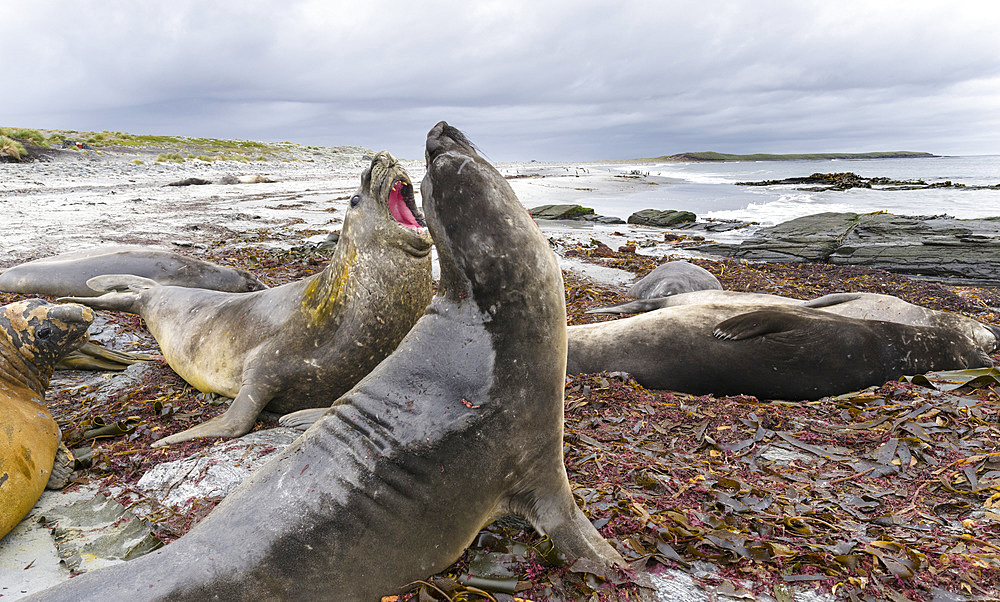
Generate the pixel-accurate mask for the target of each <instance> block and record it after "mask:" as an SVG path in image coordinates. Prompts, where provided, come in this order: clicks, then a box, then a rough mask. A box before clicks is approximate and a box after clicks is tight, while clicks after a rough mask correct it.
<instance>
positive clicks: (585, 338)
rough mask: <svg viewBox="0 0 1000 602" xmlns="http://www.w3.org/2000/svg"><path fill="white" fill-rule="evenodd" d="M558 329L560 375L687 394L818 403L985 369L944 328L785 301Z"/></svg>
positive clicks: (687, 308) (688, 308)
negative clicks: (615, 378)
mask: <svg viewBox="0 0 1000 602" xmlns="http://www.w3.org/2000/svg"><path fill="white" fill-rule="evenodd" d="M567 334H568V337H569V352H568V359H567V366H566V369H567V372H568V373H569V374H577V373H590V372H603V371H624V372H629V373H631V374H632V376H634V377H635V379H636V380H637V381H638V382H639V383H640V384H642V385H643V386H645V387H649V388H652V389H671V390H675V391H683V392H685V393H692V394H695V395H702V394H706V393H710V394H712V395H720V396H721V395H740V394H745V395H753V396H755V397H758V398H761V399H790V400H799V399H818V398H820V397H825V396H827V395H838V394H840V393H846V392H849V391H854V390H858V389H863V388H865V387H868V386H871V385H878V384H882V383H884V382H886V381H888V380H892V379H896V378H899V377H900V376H902V375H904V374H921V373H924V372H928V371H931V370H952V369H961V368H979V367H983V366H990V365H992V362H991V361H990V359H989V356H987V355H986V353H985V352H983V350H982V349H980V348H979V347H978V346H977V345H976V344H975V343H974V342H973V341H972V340H971V339H969V338H968V337H966V336H964V335H963V334H960V333H958V332H955V331H954V330H953V329H950V328H942V327H936V326H910V325H906V324H898V323H894V322H886V321H880V320H859V319H856V318H847V317H844V316H838V315H836V314H832V313H829V312H826V311H822V310H819V309H812V308H803V307H797V306H791V305H772V304H750V303H732V304H712V303H709V304H697V305H681V306H677V307H666V308H663V309H658V310H656V311H652V312H649V313H644V314H641V315H638V316H633V317H631V318H622V319H620V320H613V321H610V322H601V323H597V324H586V325H582V326H571V327H569V329H568V333H567Z"/></svg>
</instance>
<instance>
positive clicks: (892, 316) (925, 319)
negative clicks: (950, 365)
mask: <svg viewBox="0 0 1000 602" xmlns="http://www.w3.org/2000/svg"><path fill="white" fill-rule="evenodd" d="M705 303H723V304H751V305H758V304H762V303H763V304H774V305H798V306H800V307H812V308H815V309H822V310H823V311H828V312H830V313H834V314H837V315H838V316H845V317H848V318H859V319H863V320H884V321H886V322H898V323H900V324H909V325H910V326H940V327H942V328H950V329H952V330H954V331H955V332H957V333H959V334H963V335H965V336H967V337H969V338H970V339H972V340H973V341H975V342H976V344H977V345H979V346H980V347H981V348H982V349H983V351H986V352H987V353H992V352H993V351H996V350H997V348H1000V329H998V328H997V327H995V326H992V325H990V324H983V323H982V322H979V321H977V320H973V319H972V318H968V317H966V316H963V315H960V314H956V313H954V312H950V311H940V310H936V309H930V308H927V307H921V306H920V305H914V304H913V303H909V302H907V301H904V300H902V299H900V298H899V297H894V296H892V295H882V294H879V293H834V294H830V295H824V296H822V297H817V298H816V299H812V300H810V301H802V300H800V299H792V298H791V297H781V296H778V295H768V294H763V293H742V292H737V291H711V290H704V291H694V292H690V293H682V294H679V295H673V296H670V297H658V298H655V299H639V300H636V301H630V302H628V303H622V304H621V305H612V306H608V307H599V308H596V309H591V310H587V313H588V314H615V315H617V314H638V313H644V312H648V311H655V310H657V309H662V308H664V307H677V306H680V305H691V304H705Z"/></svg>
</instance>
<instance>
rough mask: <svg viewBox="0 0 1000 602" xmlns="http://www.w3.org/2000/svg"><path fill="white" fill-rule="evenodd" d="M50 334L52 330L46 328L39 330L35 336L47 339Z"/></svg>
mask: <svg viewBox="0 0 1000 602" xmlns="http://www.w3.org/2000/svg"><path fill="white" fill-rule="evenodd" d="M50 334H52V329H50V328H49V327H48V326H46V327H45V328H39V329H38V332H36V333H35V336H36V337H38V338H40V339H47V338H49V335H50Z"/></svg>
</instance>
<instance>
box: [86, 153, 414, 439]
mask: <svg viewBox="0 0 1000 602" xmlns="http://www.w3.org/2000/svg"><path fill="white" fill-rule="evenodd" d="M431 244H432V241H431V238H430V235H428V233H427V232H426V228H425V227H424V222H423V216H422V215H421V213H420V210H419V209H417V206H416V204H415V202H414V195H413V185H412V184H411V182H410V178H409V176H408V175H407V174H406V171H405V170H404V169H403V168H402V166H401V165H400V164H399V162H398V161H397V160H396V158H395V157H393V156H392V155H390V154H389V153H388V152H385V151H382V152H380V153H378V154H377V155H375V157H374V158H373V159H372V161H371V165H370V166H369V167H368V168H367V169H365V171H364V173H363V174H362V176H361V186H360V188H358V190H357V192H356V193H355V194H354V196H353V197H352V198H351V201H350V207H349V208H348V210H347V215H346V216H345V217H344V226H343V229H342V230H341V236H340V241H339V242H338V243H337V246H336V248H335V250H334V254H333V257H332V258H331V259H330V263H329V265H327V266H326V268H325V269H324V270H323V271H322V272H320V273H319V274H316V275H314V276H311V277H309V278H306V279H304V280H299V281H297V282H292V283H289V284H285V285H282V286H278V287H275V288H271V289H268V290H263V291H255V292H252V293H242V294H234V293H221V292H217V291H207V290H201V289H193V288H181V287H177V286H158V285H156V283H154V282H151V281H148V280H144V279H139V278H135V277H124V276H104V277H100V278H95V279H91V280H90V281H89V282H90V285H91V286H95V287H98V288H103V289H105V290H126V291H128V292H113V293H109V294H107V295H104V296H101V297H96V298H72V297H71V298H69V299H68V300H70V301H79V302H81V303H86V304H88V305H90V306H92V307H97V308H101V309H111V310H117V311H126V312H130V313H135V314H139V315H140V316H142V318H143V319H144V320H145V321H146V326H147V327H148V328H149V331H150V332H151V333H152V334H153V337H154V338H155V339H156V341H157V343H159V345H160V350H161V353H162V354H163V356H164V358H165V359H166V360H167V363H168V364H170V367H171V368H173V369H174V371H175V372H177V374H179V375H180V376H181V378H183V379H184V380H186V381H187V382H188V383H190V384H191V385H192V386H194V387H196V388H197V389H198V390H200V391H205V392H213V393H220V394H222V395H225V396H228V397H234V398H235V399H234V400H233V403H232V405H231V406H230V407H229V409H228V410H227V411H226V412H225V413H224V414H222V415H221V416H218V417H216V418H213V419H212V420H209V421H208V422H205V423H202V424H200V425H198V426H195V427H193V428H190V429H188V430H186V431H183V432H181V433H177V434H174V435H171V436H169V437H166V438H164V439H161V440H159V441H157V442H156V443H154V446H161V445H167V444H171V443H178V442H181V441H188V440H190V439H195V438H198V437H235V436H238V435H243V434H245V433H247V432H249V431H250V429H251V428H253V424H254V421H255V420H256V419H257V416H258V414H260V412H261V410H263V409H265V408H266V409H268V410H270V411H272V412H277V413H280V414H284V413H287V412H293V411H295V410H301V409H304V408H313V407H317V406H324V407H326V406H329V405H330V402H331V400H333V399H336V398H337V397H339V396H340V395H342V394H344V393H345V392H347V391H348V390H349V389H350V388H351V387H353V386H354V385H355V384H356V383H357V382H358V381H359V380H361V378H362V377H363V376H364V375H366V374H368V373H369V372H370V371H371V370H372V368H374V367H375V366H376V365H378V363H379V362H381V361H382V360H383V359H384V358H385V357H386V356H387V355H389V354H390V353H392V351H393V350H394V349H395V348H396V345H397V344H398V343H399V341H400V339H402V338H403V335H405V334H406V333H407V332H408V331H409V330H410V327H411V326H413V324H414V323H415V322H416V321H417V318H419V317H420V315H421V314H422V313H423V311H424V308H425V307H426V306H427V304H428V303H429V302H430V299H431V296H432V289H431V257H430V249H431Z"/></svg>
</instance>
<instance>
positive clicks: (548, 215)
mask: <svg viewBox="0 0 1000 602" xmlns="http://www.w3.org/2000/svg"><path fill="white" fill-rule="evenodd" d="M528 212H529V213H531V217H533V218H535V219H582V218H583V217H584V216H586V215H594V210H593V209H591V208H590V207H583V206H581V205H540V206H538V207H535V208H534V209H529V210H528Z"/></svg>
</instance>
